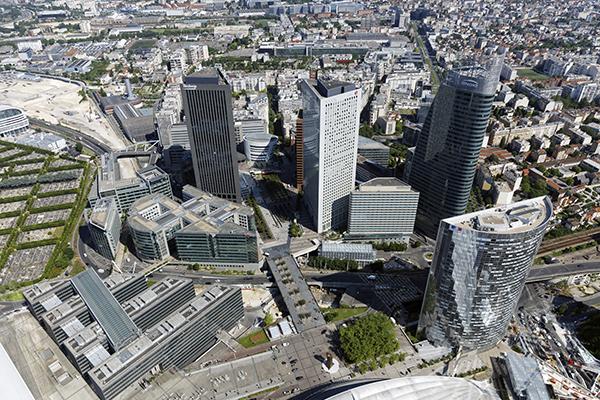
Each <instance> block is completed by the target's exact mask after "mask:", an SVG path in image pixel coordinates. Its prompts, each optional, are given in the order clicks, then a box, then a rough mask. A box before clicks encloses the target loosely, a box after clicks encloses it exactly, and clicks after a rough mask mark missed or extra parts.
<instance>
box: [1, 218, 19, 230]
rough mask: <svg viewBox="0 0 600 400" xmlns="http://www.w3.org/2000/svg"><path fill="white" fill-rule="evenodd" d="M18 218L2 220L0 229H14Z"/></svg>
mask: <svg viewBox="0 0 600 400" xmlns="http://www.w3.org/2000/svg"><path fill="white" fill-rule="evenodd" d="M17 218H18V217H8V218H0V229H7V228H12V227H13V225H14V224H15V222H16V221H17Z"/></svg>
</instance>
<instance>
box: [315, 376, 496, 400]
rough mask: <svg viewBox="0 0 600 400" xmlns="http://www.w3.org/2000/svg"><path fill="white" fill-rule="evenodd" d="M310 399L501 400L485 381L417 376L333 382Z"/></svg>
mask: <svg viewBox="0 0 600 400" xmlns="http://www.w3.org/2000/svg"><path fill="white" fill-rule="evenodd" d="M305 399H306V400H380V399H386V400H422V399H427V400H466V399H468V400H499V399H500V398H499V397H498V395H497V394H496V391H495V390H494V389H493V388H492V387H491V386H489V385H487V384H486V383H483V382H476V381H472V380H467V379H462V378H450V377H445V376H413V377H406V378H395V379H387V380H380V381H372V380H366V381H356V380H352V381H345V382H339V383H333V384H331V385H328V386H326V387H324V388H322V389H320V390H317V391H315V392H313V393H312V394H310V395H308V396H306V397H305Z"/></svg>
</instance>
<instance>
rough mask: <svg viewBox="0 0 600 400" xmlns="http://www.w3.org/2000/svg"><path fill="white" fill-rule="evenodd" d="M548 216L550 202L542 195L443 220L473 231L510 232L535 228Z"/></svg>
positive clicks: (546, 220)
mask: <svg viewBox="0 0 600 400" xmlns="http://www.w3.org/2000/svg"><path fill="white" fill-rule="evenodd" d="M550 217H552V202H551V201H550V199H549V198H548V197H546V196H542V197H536V198H533V199H529V200H523V201H519V202H517V203H513V204H509V205H507V206H503V207H494V208H490V209H487V210H482V211H476V212H473V213H470V214H465V215H459V216H456V217H452V218H447V219H445V220H444V222H446V223H448V224H451V225H455V226H457V227H460V228H466V229H471V230H474V231H480V232H491V233H499V234H503V233H505V234H511V233H519V232H526V231H530V230H532V229H535V228H537V227H539V226H540V225H543V224H545V223H547V222H548V220H549V219H550Z"/></svg>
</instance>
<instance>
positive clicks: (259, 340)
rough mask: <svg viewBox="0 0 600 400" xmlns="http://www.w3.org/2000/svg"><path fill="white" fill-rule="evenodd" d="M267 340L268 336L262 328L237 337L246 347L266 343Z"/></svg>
mask: <svg viewBox="0 0 600 400" xmlns="http://www.w3.org/2000/svg"><path fill="white" fill-rule="evenodd" d="M268 341H269V338H268V337H267V334H266V333H265V331H264V329H258V330H256V331H254V332H252V333H249V334H247V335H246V336H242V337H241V338H239V339H238V342H239V343H240V344H241V345H242V346H244V347H245V348H246V349H249V348H251V347H254V346H258V345H260V344H264V343H267V342H268Z"/></svg>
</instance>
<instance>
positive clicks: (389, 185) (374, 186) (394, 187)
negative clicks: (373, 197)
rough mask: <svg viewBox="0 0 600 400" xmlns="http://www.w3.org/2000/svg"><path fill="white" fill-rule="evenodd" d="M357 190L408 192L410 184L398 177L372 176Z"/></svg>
mask: <svg viewBox="0 0 600 400" xmlns="http://www.w3.org/2000/svg"><path fill="white" fill-rule="evenodd" d="M358 191H359V192H397V191H399V192H410V191H413V190H412V189H411V187H410V185H409V184H408V183H406V182H403V181H401V180H400V179H398V178H393V177H382V178H373V179H371V180H370V181H367V182H365V183H363V184H361V185H360V186H359V187H358Z"/></svg>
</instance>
